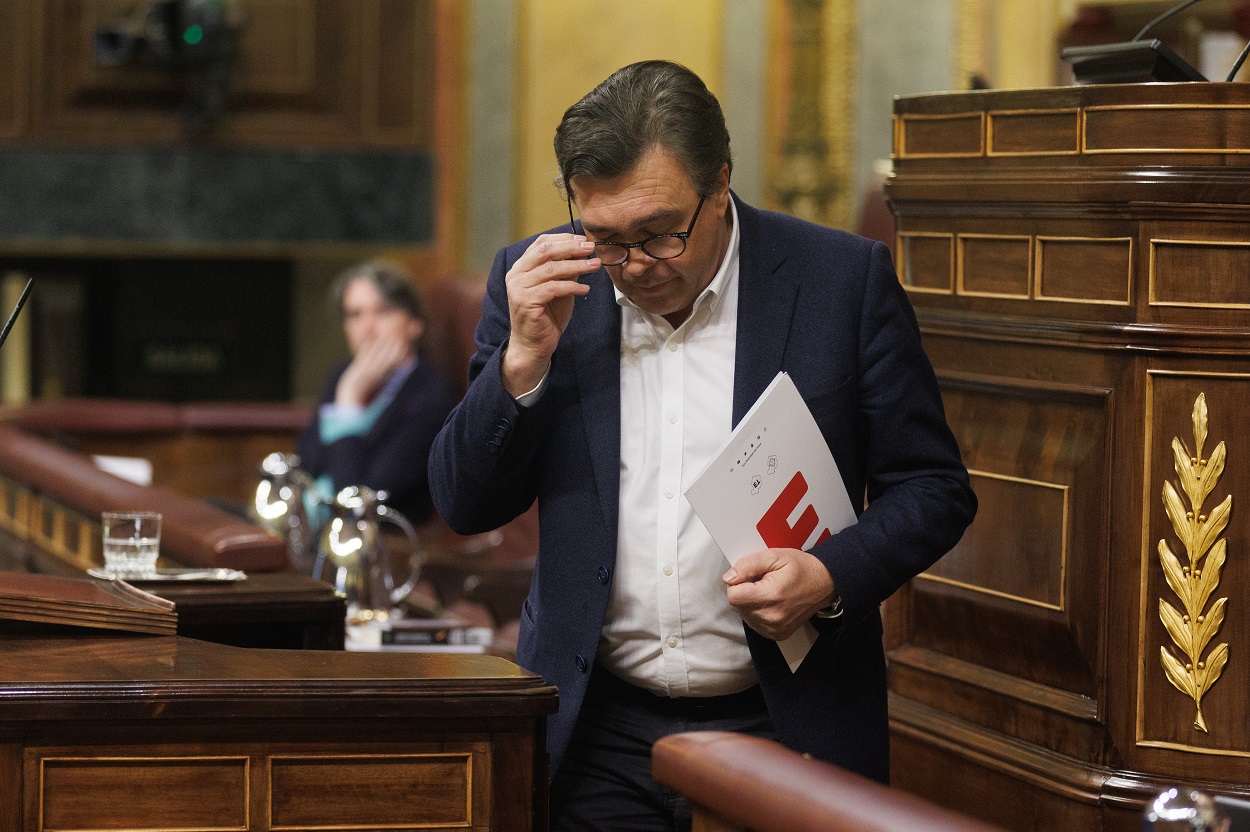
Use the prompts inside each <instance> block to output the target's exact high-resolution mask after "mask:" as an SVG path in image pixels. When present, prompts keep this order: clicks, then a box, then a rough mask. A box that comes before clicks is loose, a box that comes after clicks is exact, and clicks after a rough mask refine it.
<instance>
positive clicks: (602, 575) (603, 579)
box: [599, 566, 608, 584]
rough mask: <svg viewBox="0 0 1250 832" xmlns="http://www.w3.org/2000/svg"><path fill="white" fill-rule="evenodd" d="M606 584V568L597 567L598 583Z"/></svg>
mask: <svg viewBox="0 0 1250 832" xmlns="http://www.w3.org/2000/svg"><path fill="white" fill-rule="evenodd" d="M607 582H608V568H607V567H606V566H600V567H599V583H601V584H606V583H607Z"/></svg>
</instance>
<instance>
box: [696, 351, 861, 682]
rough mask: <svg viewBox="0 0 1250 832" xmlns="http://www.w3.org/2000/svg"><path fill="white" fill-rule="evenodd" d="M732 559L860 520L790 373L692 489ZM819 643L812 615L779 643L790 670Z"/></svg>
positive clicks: (813, 539)
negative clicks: (856, 518) (812, 622)
mask: <svg viewBox="0 0 1250 832" xmlns="http://www.w3.org/2000/svg"><path fill="white" fill-rule="evenodd" d="M686 499H687V500H689V501H690V505H691V507H693V508H694V510H695V513H696V514H698V515H699V519H700V520H702V521H703V525H704V526H706V527H707V530H708V532H710V533H711V535H712V539H713V540H715V541H716V545H717V546H719V547H720V549H721V551H722V552H724V554H725V557H726V558H727V559H728V560H729V562H730V563H731V564H732V563H734V562H735V561H736V560H738V559H739V558H741V557H743V556H744V555H749V554H751V553H752V552H758V551H760V550H761V549H771V548H792V549H802V550H808V549H810V548H811V547H813V546H815V545H816V544H817V543H819V542H821V541H822V540H824V539H825V538H827V537H831V536H832V535H833V534H834V533H835V532H839V531H841V530H842V529H844V528H846V527H847V526H850V525H851V524H853V523H854V522H855V510H854V509H853V508H852V507H851V500H850V498H849V497H848V496H847V493H846V488H845V486H843V484H842V477H841V475H840V474H839V473H838V465H837V463H836V462H834V459H833V454H832V453H830V451H829V446H828V445H826V444H825V439H824V437H823V436H822V435H821V433H820V428H819V427H817V425H816V420H815V419H814V418H812V414H811V411H810V410H808V409H807V405H806V404H805V403H804V401H803V398H802V396H800V395H799V391H798V388H796V387H795V386H794V382H793V381H792V380H791V378H790V376H789V375H787V374H786V373H778V374H777V377H776V378H775V379H773V381H772V383H771V384H769V385H768V388H767V389H766V390H765V391H764V392H763V393H762V394H760V397H759V399H758V400H757V401H756V402H755V404H754V405H752V406H751V409H750V410H749V411H747V414H746V415H745V416H743V417H742V421H741V422H739V423H738V426H737V427H736V428H734V431H733V433H731V434H730V435H729V438H728V439H727V440H726V441H725V444H724V445H722V446H721V448H720V450H719V451H717V452H716V455H715V456H714V457H713V458H712V461H711V462H709V463H708V465H707V467H706V468H705V469H703V471H702V472H701V473H700V474H699V476H698V477H696V478H695V481H694V482H693V483H692V484H691V485H690V487H689V488H687V489H686ZM815 642H816V628H815V627H813V626H812V625H811V623H810V622H808V623H805V624H804V625H803V626H802V627H800V628H799V629H798V630H797V631H796V632H795V633H794V635H792V636H790V637H789V638H787V639H785V640H784V641H781V642H778V646H779V647H780V648H781V653H782V655H783V656H785V659H786V663H787V664H789V665H790V672H792V673H793V672H794V671H795V670H797V669H798V667H799V665H800V664H802V662H803V659H804V657H806V656H807V652H808V651H809V650H810V649H811V647H812V645H813V644H814V643H815Z"/></svg>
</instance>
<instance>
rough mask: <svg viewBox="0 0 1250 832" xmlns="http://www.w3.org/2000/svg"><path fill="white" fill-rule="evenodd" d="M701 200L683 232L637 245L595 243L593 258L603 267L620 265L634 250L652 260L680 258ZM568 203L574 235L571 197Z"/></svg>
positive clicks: (697, 213)
mask: <svg viewBox="0 0 1250 832" xmlns="http://www.w3.org/2000/svg"><path fill="white" fill-rule="evenodd" d="M703 199H704V198H703V197H699V204H698V205H697V206H696V207H695V209H694V216H693V217H691V218H690V225H689V226H687V227H686V230H685V231H679V232H677V233H675V234H652V235H651V236H650V237H648V238H647V239H645V240H643V241H642V242H639V243H613V242H606V243H595V256H596V257H598V258H599V262H600V263H602V264H603V265H605V266H619V265H621V264H622V263H624V262H625V261H626V260H628V259H629V251H630V249H634V248H640V249H642V253H643V254H645V255H647V256H648V257H650V258H651V259H653V260H672V259H673V258H674V257H680V256H681V255H682V253H683V252H685V250H686V239H687V238H688V237H689V236H690V232H691V231H694V224H695V221H696V220H698V219H699V212H700V211H702V210H703ZM568 203H569V227H571V228H572V229H573V233H574V234H576V233H577V226H576V225H574V224H573V199H572V198H571V197H570V198H569V200H568Z"/></svg>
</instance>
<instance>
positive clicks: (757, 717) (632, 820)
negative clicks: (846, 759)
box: [551, 668, 777, 832]
mask: <svg viewBox="0 0 1250 832" xmlns="http://www.w3.org/2000/svg"><path fill="white" fill-rule="evenodd" d="M684 731H735V732H737V733H741V734H752V735H754V736H757V737H765V738H767V739H772V740H775V739H777V734H776V732H775V731H774V730H773V726H772V722H770V721H769V719H768V711H767V709H766V708H765V707H764V697H763V695H762V694H761V693H760V691H759V688H758V687H755V688H752V689H750V690H748V691H743V692H742V693H735V694H730V695H729V696H715V697H711V698H708V699H699V698H689V699H668V698H665V697H661V696H656V695H655V694H652V693H650V692H648V691H645V690H643V689H641V688H638V687H634V686H633V685H630V684H627V683H626V682H623V681H621V680H620V679H618V678H617V677H615V676H613V675H612V674H610V673H608V672H607V671H606V670H603V669H601V668H597V669H596V670H595V671H594V675H593V676H592V677H591V680H590V687H589V689H588V690H587V692H586V699H585V701H584V702H583V703H582V709H581V711H580V712H579V713H578V716H577V725H576V726H575V727H574V729H573V739H572V741H571V742H570V743H569V748H568V751H567V752H565V755H564V760H563V761H562V762H561V764H560V770H559V771H557V772H556V776H555V779H554V780H553V781H552V784H551V832H595V830H602V831H603V832H635V830H636V832H661V831H662V832H688V830H689V829H690V823H691V818H690V805H689V803H687V801H686V799H685V798H684V797H682V796H681V795H679V794H678V793H677V792H675V791H674V790H672V789H670V788H668V787H667V786H661V785H660V784H658V783H656V782H655V781H654V780H653V779H652V778H651V746H652V744H653V743H654V742H655V741H656V740H658V739H659V738H660V737H664V736H667V735H669V734H678V733H682V732H684Z"/></svg>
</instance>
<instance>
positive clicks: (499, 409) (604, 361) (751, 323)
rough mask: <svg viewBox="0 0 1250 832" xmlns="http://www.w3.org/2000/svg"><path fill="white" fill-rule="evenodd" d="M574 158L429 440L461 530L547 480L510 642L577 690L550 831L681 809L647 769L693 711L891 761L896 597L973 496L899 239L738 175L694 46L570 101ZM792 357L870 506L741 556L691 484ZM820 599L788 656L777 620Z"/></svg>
mask: <svg viewBox="0 0 1250 832" xmlns="http://www.w3.org/2000/svg"><path fill="white" fill-rule="evenodd" d="M556 155H557V160H558V161H559V164H560V168H561V174H562V181H563V184H564V186H565V187H566V188H567V190H568V192H569V195H570V214H571V213H572V205H573V204H576V207H577V209H578V212H579V213H580V216H581V222H580V224H579V223H576V222H573V221H572V220H571V223H572V225H571V228H567V229H565V230H555V231H552V232H548V233H546V234H542V235H539V236H537V237H534V238H530V239H527V240H523V241H521V242H519V243H516V244H515V245H512V246H510V247H508V248H506V249H504V250H502V251H501V252H500V253H499V255H498V256H497V258H496V260H495V263H494V266H493V268H492V270H491V273H490V276H489V279H488V284H487V291H486V297H485V300H484V302H483V314H482V319H481V321H480V323H479V325H478V329H477V333H476V341H477V348H478V349H477V353H476V355H475V356H474V358H473V359H472V362H471V365H470V378H471V383H470V385H469V389H468V392H467V394H466V396H465V398H464V400H463V401H462V402H461V403H460V405H459V406H458V407H457V408H456V409H455V410H454V411H453V413H452V415H451V416H450V417H449V419H448V421H447V423H446V424H445V425H444V427H443V430H442V431H441V433H440V434H439V436H438V438H437V439H436V440H435V443H434V448H433V451H432V453H431V458H430V481H431V486H432V491H433V496H434V501H435V505H436V507H437V508H438V510H439V512H440V514H441V515H442V516H443V518H444V519H445V520H446V521H447V522H448V524H449V525H450V526H451V527H452V528H453V529H455V530H456V531H458V532H461V533H475V532H479V531H483V530H487V529H491V528H494V527H497V526H499V525H502V524H503V523H505V522H506V521H508V520H509V519H511V518H513V517H515V516H517V515H518V514H520V513H522V512H523V511H525V510H526V509H527V508H529V506H530V505H531V504H532V503H533V502H534V501H535V500H537V501H538V507H539V517H540V542H539V552H538V559H537V564H536V568H535V573H534V578H533V583H532V584H531V588H530V593H529V597H528V599H527V601H526V603H525V607H524V610H523V614H522V624H521V634H520V639H519V643H518V649H517V660H518V662H519V663H520V664H521V665H522V666H524V667H526V668H528V669H531V670H534V671H536V672H538V673H541V674H542V675H543V676H544V678H546V679H547V680H548V681H550V682H553V683H555V684H556V685H557V686H558V688H559V691H560V709H559V712H558V713H557V714H556V716H555V717H553V718H552V719H551V720H550V721H549V724H548V750H549V753H550V759H551V766H552V772H553V782H552V792H551V813H552V828H553V829H566V828H567V829H592V828H604V829H623V828H630V829H633V828H656V829H661V828H672V824H674V823H676V825H677V828H684V827H686V826H688V824H689V819H688V818H689V815H688V807H685V806H684V805H683V804H682V802H681V801H680V800H679V799H678V798H677V797H676V796H675V795H673V794H672V793H669V792H667V790H665V789H663V788H662V787H660V786H658V785H656V784H654V783H653V782H651V781H650V778H649V758H648V754H649V748H650V743H651V742H653V741H654V740H655V739H657V738H658V737H659V736H662V735H664V734H665V733H672V732H674V731H681V730H695V729H715V730H737V731H744V732H748V733H753V734H758V735H762V736H769V737H774V738H777V739H779V740H780V741H782V742H783V743H785V744H786V745H787V746H789V747H791V748H793V749H795V750H798V751H800V752H805V753H810V754H811V755H813V756H815V757H818V758H821V759H825V760H829V761H831V762H834V763H836V764H839V765H842V766H844V767H847V768H849V769H852V770H855V771H858V772H860V773H862V774H865V775H867V776H870V777H873V778H876V779H878V780H882V781H885V780H887V779H888V743H889V736H888V723H887V715H886V676H885V660H884V654H883V648H882V629H881V619H880V616H879V613H878V606H879V605H880V604H881V603H882V602H883V601H884V600H885V599H886V598H888V597H889V596H890V595H891V594H892V593H893V592H894V591H895V590H897V589H898V588H899V587H900V586H901V585H902V584H903V583H905V582H906V581H907V580H909V579H910V578H912V577H913V576H915V575H916V574H917V573H919V572H921V571H923V570H924V569H926V568H927V567H928V566H929V565H930V564H932V563H933V562H934V561H935V560H937V558H939V557H940V556H941V555H943V554H944V553H945V552H947V551H948V550H949V549H950V548H952V547H953V546H954V545H955V543H956V542H958V540H959V538H960V536H961V534H962V533H963V531H964V529H965V527H966V526H967V525H968V523H969V522H970V521H971V519H972V517H973V514H974V513H975V510H976V498H975V497H974V495H973V493H972V491H971V489H970V487H969V484H968V477H967V472H966V470H965V469H964V466H963V464H962V462H961V460H960V455H959V449H958V447H957V446H956V443H955V441H954V438H953V437H952V435H951V432H950V430H949V428H948V427H947V424H946V421H945V417H944V413H943V409H942V403H941V398H940V395H939V392H938V387H937V383H936V380H935V378H934V374H933V371H932V369H931V367H930V364H929V362H928V360H927V358H926V357H925V354H924V352H923V350H922V348H921V345H920V339H919V334H918V331H917V327H916V322H915V317H914V315H913V313H912V310H911V307H910V305H909V303H908V301H907V298H906V296H905V293H904V292H903V290H902V288H901V287H900V285H899V282H898V279H897V277H896V276H895V274H894V270H893V267H892V265H891V263H890V257H889V252H888V250H887V249H886V247H885V246H883V245H881V244H880V243H874V242H871V241H868V240H864V239H861V238H858V237H855V236H852V235H849V234H846V233H843V232H840V231H835V230H832V229H828V228H824V227H821V226H817V225H813V224H811V223H807V222H803V221H801V220H797V219H794V218H792V217H788V216H784V215H780V214H775V213H771V212H767V211H760V210H756V209H754V208H751V207H750V206H748V205H746V204H744V203H742V202H741V201H740V200H738V199H737V197H736V196H734V195H733V194H731V193H730V191H729V174H730V169H731V163H730V158H729V148H728V135H727V133H726V131H725V128H724V120H723V117H722V116H721V112H720V108H719V104H717V102H716V99H715V98H714V97H713V96H712V95H711V93H710V92H708V91H707V89H706V87H704V85H703V83H702V82H701V81H700V80H699V79H698V78H697V76H695V75H694V74H693V73H691V72H689V70H687V69H685V68H684V67H680V66H678V65H676V64H671V63H668V62H663V61H648V62H643V63H640V64H634V65H631V66H629V67H625V68H624V69H622V70H619V71H618V72H616V73H614V74H613V75H612V76H611V77H609V78H608V79H607V80H606V81H604V82H603V83H602V84H601V85H600V86H599V87H597V88H596V89H595V90H594V91H592V92H591V93H590V94H588V95H587V96H586V97H585V98H583V99H582V100H581V101H579V102H578V103H577V104H575V105H574V106H573V107H571V108H570V109H569V110H568V112H566V113H565V116H564V119H563V121H562V122H561V125H560V128H559V130H558V131H557V134H556ZM780 371H785V372H787V373H789V375H790V376H791V377H792V378H793V380H794V382H795V384H796V386H797V387H798V389H799V391H800V393H801V394H802V396H803V398H804V400H805V401H806V402H807V405H808V407H809V408H810V410H811V412H812V414H813V415H814V416H815V418H816V421H817V423H818V425H819V426H820V429H821V432H822V434H823V436H824V438H825V440H826V442H827V443H828V445H829V448H830V449H831V451H832V452H833V456H834V458H835V460H836V462H837V464H838V468H839V470H840V471H841V474H842V479H843V484H844V485H845V486H846V489H847V491H848V493H849V494H850V495H851V497H852V503H853V504H854V505H855V507H856V510H857V512H858V513H859V519H858V522H857V523H856V524H855V525H852V526H851V527H849V528H847V529H845V530H843V531H841V532H839V533H837V534H835V535H833V536H832V537H831V538H829V539H827V540H825V541H824V542H822V543H819V544H818V545H815V546H813V547H811V548H810V550H809V551H808V552H802V551H799V550H796V549H768V550H765V551H763V552H759V553H755V554H752V555H748V556H747V557H745V558H742V559H741V560H739V561H737V562H736V563H735V564H734V565H733V567H732V568H730V569H729V570H728V571H726V562H725V560H724V557H723V555H720V554H719V550H718V549H716V547H715V544H714V543H712V542H711V540H710V537H709V536H708V535H707V533H706V530H705V529H703V528H702V526H701V524H700V523H699V521H698V519H697V517H696V516H694V515H693V512H692V510H691V509H690V507H689V505H688V504H686V503H685V500H684V499H683V498H682V497H681V493H682V491H683V490H684V488H685V487H686V486H688V485H689V483H690V481H691V480H692V479H693V478H694V476H695V475H697V474H698V473H699V471H700V469H701V468H702V467H703V463H705V462H706V461H707V459H709V458H710V457H711V455H712V454H713V453H714V452H715V450H716V448H717V447H718V446H719V445H720V444H721V443H722V442H723V441H724V439H725V438H726V437H727V436H728V434H729V431H730V429H731V427H732V425H734V424H737V422H738V421H739V420H740V419H741V418H742V416H743V414H744V413H745V412H746V411H747V409H748V408H749V407H750V406H751V405H752V404H753V403H754V402H755V400H756V398H757V397H758V396H759V394H760V393H761V392H762V391H763V390H764V388H765V387H767V386H768V384H769V383H770V382H771V381H772V380H773V378H774V377H775V376H776V374H777V373H778V372H780ZM809 621H810V622H812V623H813V624H814V625H815V627H816V628H817V630H818V632H819V633H820V635H819V638H818V639H817V641H816V643H815V645H814V646H813V647H812V649H811V652H810V653H809V654H808V656H807V658H806V659H805V660H804V661H803V663H802V665H801V666H800V667H799V668H798V670H797V671H796V672H793V673H792V672H791V671H790V669H789V667H788V666H787V664H786V662H785V660H784V659H783V657H782V655H781V652H780V650H779V649H778V647H777V644H776V641H775V640H776V639H781V638H784V637H785V636H788V635H789V634H791V633H793V632H794V631H795V630H796V629H797V628H798V627H800V626H801V625H803V624H804V623H807V622H809ZM635 821H636V822H637V824H636V826H635V825H633V824H634V823H635Z"/></svg>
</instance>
